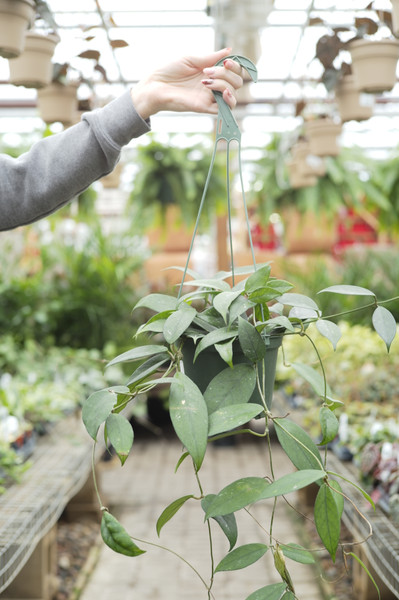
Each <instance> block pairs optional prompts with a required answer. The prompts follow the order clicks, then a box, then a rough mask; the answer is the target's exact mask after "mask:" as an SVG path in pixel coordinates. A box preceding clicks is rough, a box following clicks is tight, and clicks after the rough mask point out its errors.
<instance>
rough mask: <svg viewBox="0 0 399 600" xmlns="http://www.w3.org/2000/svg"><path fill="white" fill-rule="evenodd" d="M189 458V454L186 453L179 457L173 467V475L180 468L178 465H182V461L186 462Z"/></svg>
mask: <svg viewBox="0 0 399 600" xmlns="http://www.w3.org/2000/svg"><path fill="white" fill-rule="evenodd" d="M189 456H190V454H189V453H188V452H183V454H182V455H181V457H180V458H179V460H178V461H177V464H176V467H175V473H177V470H178V468H179V467H180V465H181V464H182V462H183V461H184V460H186V458H188V457H189Z"/></svg>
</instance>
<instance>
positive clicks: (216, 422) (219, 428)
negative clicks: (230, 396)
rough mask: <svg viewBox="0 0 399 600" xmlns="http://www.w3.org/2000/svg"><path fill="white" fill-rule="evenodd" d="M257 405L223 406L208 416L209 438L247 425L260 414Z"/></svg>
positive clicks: (260, 409)
mask: <svg viewBox="0 0 399 600" xmlns="http://www.w3.org/2000/svg"><path fill="white" fill-rule="evenodd" d="M262 410H263V409H262V407H261V406H260V405H259V404H248V403H247V404H235V405H233V406H224V407H223V408H219V409H218V410H216V411H215V412H213V413H212V414H210V415H209V431H208V435H209V436H210V437H211V436H213V435H217V434H218V433H224V432H225V431H231V430H232V429H234V428H235V427H239V426H240V425H243V423H247V422H248V421H250V420H251V419H253V418H254V417H256V416H258V415H259V413H260V412H262Z"/></svg>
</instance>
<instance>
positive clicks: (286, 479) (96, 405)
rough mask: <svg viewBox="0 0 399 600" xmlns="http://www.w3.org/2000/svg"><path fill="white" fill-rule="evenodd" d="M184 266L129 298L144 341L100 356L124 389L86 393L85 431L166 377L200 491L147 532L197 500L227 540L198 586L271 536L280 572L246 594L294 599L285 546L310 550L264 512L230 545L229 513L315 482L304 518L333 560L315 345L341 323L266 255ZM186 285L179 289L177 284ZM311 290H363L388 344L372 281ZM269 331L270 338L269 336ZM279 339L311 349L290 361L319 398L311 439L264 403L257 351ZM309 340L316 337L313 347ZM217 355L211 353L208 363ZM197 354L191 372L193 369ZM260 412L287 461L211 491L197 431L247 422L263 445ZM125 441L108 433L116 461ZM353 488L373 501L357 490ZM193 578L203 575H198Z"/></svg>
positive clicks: (323, 385) (329, 428) (323, 402)
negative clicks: (245, 538)
mask: <svg viewBox="0 0 399 600" xmlns="http://www.w3.org/2000/svg"><path fill="white" fill-rule="evenodd" d="M190 277H191V279H190V281H188V282H185V281H184V282H183V283H182V285H181V287H180V291H179V293H178V295H177V297H176V298H175V297H173V296H170V295H168V294H165V295H164V294H150V295H148V296H146V297H144V298H142V299H141V300H139V301H138V303H137V304H136V306H135V309H136V310H140V311H143V310H145V317H146V319H147V320H146V321H145V322H144V323H143V325H141V326H140V327H139V329H138V332H137V336H141V335H142V334H145V344H143V345H141V346H138V345H136V346H134V347H133V348H132V349H130V350H127V351H125V352H123V353H122V354H120V355H118V356H117V357H115V358H113V359H112V360H111V361H110V362H109V366H110V367H111V368H112V367H114V366H116V365H125V367H127V366H128V365H130V366H131V367H132V369H133V371H132V374H131V376H130V378H129V380H128V382H127V384H126V387H127V390H126V389H124V390H123V392H122V393H119V392H118V391H116V392H115V391H113V389H112V388H105V389H103V390H101V391H98V392H96V393H95V394H93V395H92V396H90V397H89V398H88V399H87V400H86V401H85V403H84V405H83V417H84V422H85V424H86V428H87V430H88V433H89V434H90V435H91V436H92V437H93V438H94V439H95V438H96V436H97V432H98V429H99V427H100V426H101V424H102V423H105V430H106V431H107V430H108V425H107V423H108V422H109V420H110V419H111V421H112V420H113V419H114V417H119V416H120V415H119V412H120V409H121V407H122V406H123V407H124V406H126V405H127V404H128V403H129V402H131V401H134V400H135V399H136V398H137V396H138V395H139V394H141V393H143V392H149V391H151V390H153V389H154V388H156V387H157V386H158V385H165V384H166V385H168V386H170V393H169V412H170V417H171V421H172V424H173V427H174V430H175V433H176V435H177V437H178V439H179V440H180V442H181V444H182V455H181V458H180V459H179V461H178V466H180V464H181V462H182V461H183V460H185V459H186V458H188V457H190V458H191V460H192V464H193V468H194V474H195V478H196V480H197V483H198V487H199V492H200V494H199V497H198V496H196V495H195V494H194V493H189V494H187V495H185V496H182V497H179V498H177V499H176V500H174V501H172V502H171V503H170V504H169V505H168V506H167V507H166V508H165V510H164V511H163V512H162V514H161V516H160V517H159V519H158V521H157V523H156V528H157V532H158V534H159V533H160V531H161V529H162V527H163V526H164V525H165V524H166V523H168V522H170V521H171V519H172V518H174V517H175V516H176V515H177V513H180V511H182V510H183V509H184V506H185V505H186V502H187V501H188V500H190V501H191V500H192V501H193V502H195V501H197V502H198V501H200V503H201V508H202V511H203V512H205V524H206V526H207V527H208V529H209V536H210V543H211V547H212V535H211V525H212V523H213V522H214V521H215V522H216V523H217V524H218V525H219V527H220V529H221V532H222V534H223V535H225V537H226V538H227V540H228V542H229V551H228V553H227V555H226V556H224V557H223V558H221V560H219V562H217V564H216V563H214V561H213V558H212V560H211V564H212V573H211V582H210V584H209V586H208V585H207V584H206V583H205V585H206V587H207V590H208V596H209V595H210V593H211V588H212V582H213V578H214V575H215V574H216V573H217V572H219V571H236V570H240V569H243V568H245V567H247V566H249V565H250V564H253V563H255V562H256V561H257V560H259V559H260V558H261V557H262V556H263V555H264V554H265V553H266V551H267V550H268V549H269V548H270V549H271V551H272V554H273V558H274V566H275V569H276V571H277V573H278V574H279V576H280V577H281V579H282V583H281V584H278V585H277V584H276V586H266V587H265V588H261V589H260V590H257V591H256V592H254V593H253V594H251V595H250V596H249V598H250V599H251V598H252V599H255V598H260V599H262V598H265V599H267V600H270V598H274V597H276V598H286V599H287V600H288V599H290V600H294V598H296V596H295V592H294V585H293V582H292V578H291V575H290V573H289V569H288V567H287V564H286V558H290V559H291V560H294V561H297V562H299V563H305V564H306V563H311V562H312V561H313V560H314V557H313V556H312V553H311V552H309V551H308V550H306V549H304V548H301V547H297V546H295V545H294V544H290V543H289V542H288V543H287V542H286V543H285V544H281V543H280V542H279V541H278V538H277V537H276V534H275V532H274V531H273V517H272V519H271V524H270V526H269V527H270V534H269V539H268V543H267V544H263V543H259V542H256V543H249V544H245V545H244V546H238V547H236V542H237V534H238V531H237V521H236V518H235V513H236V512H238V511H240V510H244V511H246V512H248V513H250V514H251V508H252V505H253V504H255V503H264V502H271V503H272V507H273V508H272V514H273V515H274V510H275V508H276V504H277V502H278V501H279V499H280V498H282V497H285V496H286V495H289V494H291V493H293V492H295V491H297V490H299V489H302V488H305V487H307V486H308V485H311V484H313V483H316V484H317V485H318V486H319V491H318V494H317V498H316V502H315V506H314V520H315V525H316V528H317V531H318V533H319V536H320V540H321V542H322V544H323V546H324V548H325V549H326V550H327V552H328V553H329V554H330V556H331V558H332V560H333V561H335V557H336V553H337V551H338V548H339V543H340V528H341V518H342V514H343V508H344V498H343V495H342V491H341V487H340V485H339V483H338V481H337V479H339V477H340V475H339V473H332V472H330V471H329V470H328V456H327V454H326V453H325V454H324V456H322V454H321V452H320V450H319V445H321V447H323V446H326V444H328V443H329V442H330V441H331V440H333V439H334V438H335V436H336V434H337V431H338V418H337V416H336V415H335V410H337V408H338V407H339V406H341V404H342V403H341V402H340V400H337V399H335V398H334V396H333V392H332V389H331V386H330V385H329V383H328V382H327V378H326V370H325V368H324V362H323V358H322V356H323V352H324V351H325V348H328V350H329V351H330V352H334V350H335V348H337V347H339V346H340V344H341V342H342V337H341V327H340V325H338V324H335V323H334V322H332V321H331V316H330V317H329V316H328V315H327V316H326V317H324V316H323V314H322V311H321V309H320V307H319V305H318V303H317V302H315V300H313V299H312V298H310V297H307V296H304V295H303V294H300V293H297V292H295V293H293V292H291V291H290V290H291V289H292V286H291V284H290V283H288V282H287V281H284V280H280V279H276V278H274V277H272V276H271V271H270V266H269V265H263V266H260V267H259V268H257V269H254V268H252V267H250V268H242V269H241V270H239V272H238V273H237V271H236V272H235V274H234V277H233V274H232V273H230V272H227V273H224V272H223V273H218V274H217V275H216V276H215V277H214V278H212V279H210V278H207V279H202V278H201V277H199V276H197V275H196V274H195V273H193V272H191V271H190ZM236 278H238V279H239V281H237V279H236ZM185 285H187V286H188V291H187V292H186V293H184V294H183V289H184V286H185ZM321 291H322V292H323V294H322V295H335V296H338V297H344V298H346V297H347V296H357V297H359V296H361V297H364V298H366V299H367V302H368V304H369V305H370V310H371V315H370V316H371V321H372V325H373V326H374V329H375V335H376V336H377V337H378V339H379V341H380V343H381V344H382V346H384V344H385V349H389V347H390V346H391V344H392V342H393V339H394V337H395V335H396V322H395V319H394V317H393V316H392V314H391V313H390V311H389V310H388V309H386V308H385V306H382V305H381V304H384V303H380V301H379V300H378V298H377V296H376V295H375V293H374V292H372V291H371V290H369V289H367V288H364V287H361V286H354V285H329V286H327V287H326V288H325V289H323V290H321ZM148 311H150V315H148ZM276 339H278V344H277V346H276V347H273V343H274V342H275V340H276ZM282 340H283V343H284V346H285V343H286V341H287V342H288V346H291V345H293V344H295V341H296V340H299V342H302V343H303V342H306V343H307V344H308V346H307V349H305V350H302V351H301V352H302V353H303V354H305V355H306V356H309V355H310V353H309V348H310V349H312V350H313V355H312V358H311V359H310V361H313V363H315V364H306V363H305V364H302V363H300V362H299V361H294V362H293V363H291V366H292V369H294V372H295V373H296V374H297V375H298V376H299V377H301V378H302V379H303V380H304V381H305V382H306V384H307V385H309V386H310V387H311V389H312V390H313V393H314V395H315V397H316V398H317V400H318V402H319V409H320V410H319V422H318V429H319V432H318V435H317V438H318V439H320V440H321V443H319V444H318V443H317V442H316V441H315V440H316V436H313V434H309V433H308V432H307V431H306V430H305V429H304V428H302V427H301V426H299V425H298V424H297V423H296V422H295V421H294V420H291V419H289V418H287V417H286V416H285V417H281V416H275V415H274V414H273V412H272V411H273V403H272V399H271V398H268V397H267V394H266V389H267V386H270V381H267V379H268V378H270V377H271V378H272V383H273V382H274V370H273V369H272V370H271V371H269V372H268V374H267V375H264V370H265V372H266V365H267V364H268V363H270V362H271V359H270V357H269V356H268V353H269V352H270V350H271V349H273V352H277V350H278V347H279V344H280V343H281V341H282ZM315 340H316V341H317V343H316V341H315ZM318 342H321V343H320V348H321V349H320V350H319V344H318ZM208 352H209V353H211V359H210V363H209V365H211V366H208V367H206V366H204V364H205V363H201V361H202V360H203V358H204V355H206V353H208ZM216 361H219V362H220V364H219V365H218V368H217V370H215V371H214V370H213V367H214V365H215V363H216ZM197 366H199V368H200V372H201V373H200V376H199V377H198V378H197V375H196V372H195V369H196V368H197ZM219 367H220V368H219ZM292 369H291V373H292ZM204 375H205V376H206V377H205V378H204ZM272 387H273V386H272ZM255 393H256V399H254V394H255ZM258 416H260V417H262V418H263V419H264V431H263V432H261V433H256V432H254V431H252V430H251V429H249V428H247V426H246V423H247V422H248V420H250V419H252V418H254V417H258ZM118 421H119V418H118ZM271 424H273V425H274V430H275V432H276V434H277V439H278V441H279V443H280V445H281V447H282V449H283V451H284V452H285V453H286V455H287V456H288V457H289V458H290V460H291V462H292V463H293V465H294V466H295V467H296V471H294V472H292V473H288V474H286V475H283V476H282V477H277V476H276V475H275V472H274V469H273V458H272V456H270V473H267V474H265V473H262V474H261V476H256V475H254V476H249V477H243V478H240V479H237V480H236V481H233V482H232V483H229V484H227V485H225V486H224V487H223V488H222V489H221V490H220V491H219V492H218V493H211V494H207V493H206V492H205V490H204V489H203V486H202V483H201V479H200V478H201V467H202V465H203V462H204V460H205V459H206V455H207V448H208V443H209V442H210V441H212V440H214V439H218V438H221V437H224V436H226V435H239V434H244V433H247V434H250V435H256V436H258V437H259V438H264V439H266V442H267V443H268V444H269V450H270V439H269V427H270V425H271ZM240 428H241V429H240ZM118 432H119V430H118ZM111 441H112V440H111ZM132 443H133V436H132V435H131V433H129V436H128V435H127V432H126V433H125V432H123V435H119V436H117V441H116V443H115V445H116V446H117V448H118V447H119V452H118V453H120V455H121V456H120V458H121V461H122V462H123V461H124V460H125V459H126V456H127V454H128V452H129V450H130V447H131V445H132ZM133 447H134V446H133ZM117 451H118V449H117ZM354 485H355V484H354ZM355 487H357V486H356V485H355ZM360 491H361V493H362V494H363V496H364V498H365V499H366V500H367V501H369V502H370V503H372V501H371V499H370V497H369V495H368V494H367V492H365V491H363V490H360ZM262 527H263V525H262ZM264 529H267V528H264ZM119 551H120V550H119ZM211 555H212V550H211ZM183 560H185V559H183ZM215 565H216V566H215ZM194 571H195V569H194ZM197 575H198V573H197ZM201 580H202V581H203V582H204V580H203V579H202V577H201Z"/></svg>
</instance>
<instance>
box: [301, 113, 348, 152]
mask: <svg viewBox="0 0 399 600" xmlns="http://www.w3.org/2000/svg"><path fill="white" fill-rule="evenodd" d="M341 131H342V125H341V123H336V122H335V121H334V120H333V119H330V118H320V119H313V120H312V121H307V122H306V123H305V135H306V138H307V140H308V141H309V148H310V152H311V153H312V154H314V155H315V156H338V155H339V152H340V149H339V145H338V141H337V138H338V136H339V135H340V133H341Z"/></svg>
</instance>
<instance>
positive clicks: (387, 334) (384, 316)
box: [372, 306, 397, 352]
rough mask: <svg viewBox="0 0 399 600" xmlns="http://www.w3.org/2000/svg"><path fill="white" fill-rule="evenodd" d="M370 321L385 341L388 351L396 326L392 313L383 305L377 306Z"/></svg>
mask: <svg viewBox="0 0 399 600" xmlns="http://www.w3.org/2000/svg"><path fill="white" fill-rule="evenodd" d="M372 322H373V326H374V329H375V330H376V332H377V333H378V335H379V336H380V338H382V340H383V341H384V342H385V344H386V346H387V350H388V352H389V349H390V347H391V344H392V342H393V340H394V338H395V336H396V328H397V325H396V321H395V318H394V316H393V314H392V313H391V312H390V311H389V310H387V309H386V308H384V306H377V308H376V309H375V311H374V312H373V316H372Z"/></svg>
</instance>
